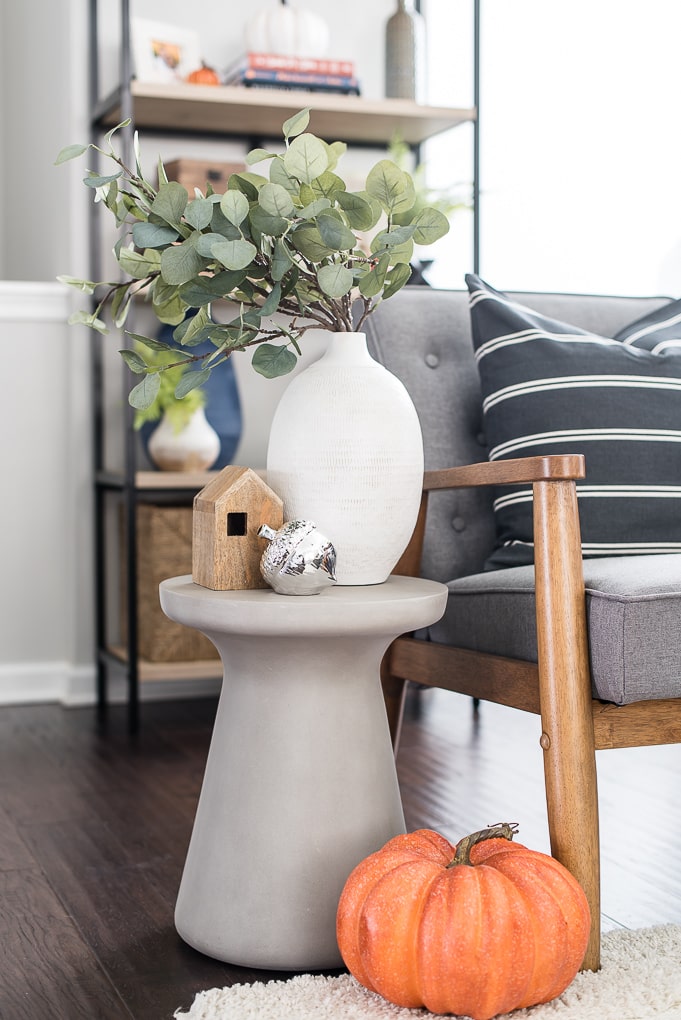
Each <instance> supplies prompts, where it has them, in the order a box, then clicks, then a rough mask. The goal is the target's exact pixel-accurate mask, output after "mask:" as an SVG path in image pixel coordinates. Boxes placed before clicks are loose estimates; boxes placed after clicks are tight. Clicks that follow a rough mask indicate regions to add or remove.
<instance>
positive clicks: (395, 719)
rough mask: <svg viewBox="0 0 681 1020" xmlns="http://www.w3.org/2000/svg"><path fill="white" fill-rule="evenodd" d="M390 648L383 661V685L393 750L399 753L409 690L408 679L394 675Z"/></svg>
mask: <svg viewBox="0 0 681 1020" xmlns="http://www.w3.org/2000/svg"><path fill="white" fill-rule="evenodd" d="M390 651H391V650H390V648H389V649H388V651H387V652H386V653H385V655H384V656H383V661H382V662H381V687H382V688H383V700H384V701H385V710H386V713H387V715H388V726H389V727H390V739H391V741H392V745H393V751H394V752H395V754H397V749H398V747H399V743H400V732H401V730H402V717H403V715H404V698H405V694H406V690H407V681H406V680H402V679H401V678H400V677H397V676H393V674H392V673H391V671H390Z"/></svg>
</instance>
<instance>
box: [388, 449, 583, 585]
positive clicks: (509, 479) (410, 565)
mask: <svg viewBox="0 0 681 1020" xmlns="http://www.w3.org/2000/svg"><path fill="white" fill-rule="evenodd" d="M585 473H586V469H585V466H584V457H583V456H582V455H581V454H566V455H562V456H549V457H521V458H519V459H517V460H496V461H484V462H482V463H480V464H462V465H460V466H459V467H452V468H444V469H442V470H440V471H426V472H425V474H424V476H423V496H422V499H421V506H420V509H419V515H418V520H417V522H416V526H415V528H414V533H413V535H412V537H411V539H410V541H409V545H408V546H407V548H406V549H405V551H404V553H403V554H402V556H401V558H400V561H399V563H398V564H397V566H396V567H395V569H394V573H395V574H405V575H407V576H408V577H418V575H419V569H420V566H421V552H422V549H423V537H424V534H425V529H426V515H427V512H428V493H429V492H433V491H434V490H436V489H466V488H473V487H476V486H481V485H513V484H516V483H518V482H532V483H533V484H534V483H536V482H558V481H574V480H575V479H578V478H584V476H585Z"/></svg>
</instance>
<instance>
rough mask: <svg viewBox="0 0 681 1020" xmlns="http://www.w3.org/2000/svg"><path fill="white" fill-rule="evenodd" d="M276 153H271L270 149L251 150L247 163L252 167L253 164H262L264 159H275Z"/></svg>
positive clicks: (247, 155) (247, 156)
mask: <svg viewBox="0 0 681 1020" xmlns="http://www.w3.org/2000/svg"><path fill="white" fill-rule="evenodd" d="M276 155H277V154H276V152H270V151H269V149H251V151H250V152H248V153H247V154H246V163H247V164H248V165H249V166H252V165H253V163H262V161H263V160H264V159H274V157H275V156H276Z"/></svg>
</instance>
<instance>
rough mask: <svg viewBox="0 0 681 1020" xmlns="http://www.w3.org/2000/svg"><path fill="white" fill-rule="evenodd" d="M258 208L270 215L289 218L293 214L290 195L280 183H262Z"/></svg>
mask: <svg viewBox="0 0 681 1020" xmlns="http://www.w3.org/2000/svg"><path fill="white" fill-rule="evenodd" d="M258 204H259V205H260V208H261V209H263V210H264V211H265V212H266V213H269V215H270V216H283V217H287V218H289V219H290V217H291V216H293V214H294V208H293V201H292V200H291V196H290V194H289V193H288V191H287V190H286V188H284V187H282V185H281V184H272V183H271V182H270V183H268V184H263V186H262V188H261V189H260V194H259V195H258Z"/></svg>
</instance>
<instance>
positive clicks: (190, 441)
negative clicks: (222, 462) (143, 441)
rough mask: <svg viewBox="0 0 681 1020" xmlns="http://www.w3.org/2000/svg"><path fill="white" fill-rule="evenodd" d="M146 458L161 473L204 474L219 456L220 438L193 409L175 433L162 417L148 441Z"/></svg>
mask: <svg viewBox="0 0 681 1020" xmlns="http://www.w3.org/2000/svg"><path fill="white" fill-rule="evenodd" d="M148 450H149V456H150V457H151V459H152V461H153V462H154V464H155V465H156V467H157V468H160V469H161V471H207V470H208V468H210V467H212V466H213V464H214V463H215V461H216V460H217V459H218V456H219V454H220V437H219V436H218V434H217V432H216V431H215V429H214V428H213V426H212V425H211V424H210V423H209V422H208V419H207V418H206V414H205V411H204V409H203V408H202V407H197V409H196V410H195V411H194V413H193V415H192V416H191V418H190V419H189V421H188V422H187V424H186V425H185V427H184V428H183V429H181V430H180V431H179V432H178V431H177V430H176V427H175V424H174V422H173V421H171V420H170V418H168V416H167V414H164V415H163V417H162V418H161V421H160V422H159V424H158V425H157V427H156V428H155V429H154V431H153V432H152V434H151V436H150V437H149V444H148Z"/></svg>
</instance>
